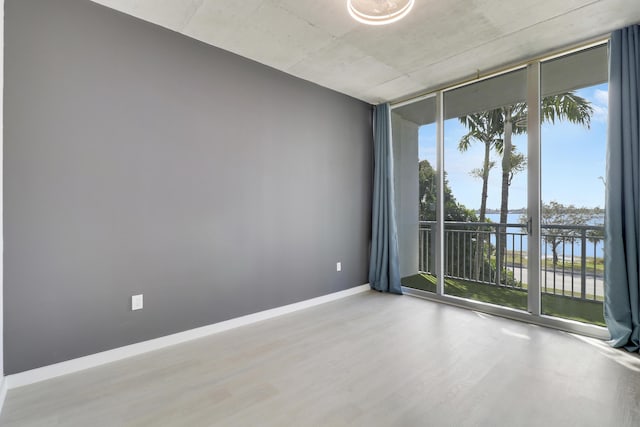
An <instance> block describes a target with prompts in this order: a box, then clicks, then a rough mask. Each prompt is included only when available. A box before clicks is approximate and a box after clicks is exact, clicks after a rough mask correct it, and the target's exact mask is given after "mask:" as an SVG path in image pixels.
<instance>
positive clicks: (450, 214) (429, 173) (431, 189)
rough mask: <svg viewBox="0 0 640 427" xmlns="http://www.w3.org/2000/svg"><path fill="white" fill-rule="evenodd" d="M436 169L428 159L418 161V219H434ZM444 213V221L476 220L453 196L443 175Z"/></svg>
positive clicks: (474, 215)
mask: <svg viewBox="0 0 640 427" xmlns="http://www.w3.org/2000/svg"><path fill="white" fill-rule="evenodd" d="M436 188H437V186H436V171H435V170H434V169H433V167H432V166H431V164H430V163H429V161H428V160H422V161H421V162H420V163H418V192H419V194H418V196H419V206H420V221H435V220H436V198H437V192H436ZM444 213H445V221H462V222H477V221H478V218H477V217H476V214H475V213H474V212H473V210H471V209H467V207H466V206H464V205H462V204H460V203H458V201H457V200H456V198H455V197H454V196H453V192H452V191H451V187H449V183H448V182H447V176H446V173H445V177H444Z"/></svg>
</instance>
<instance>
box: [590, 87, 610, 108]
mask: <svg viewBox="0 0 640 427" xmlns="http://www.w3.org/2000/svg"><path fill="white" fill-rule="evenodd" d="M593 98H594V99H595V101H596V102H597V103H598V105H599V106H601V107H605V108H607V107H608V106H609V91H608V90H602V89H596V91H595V92H594V93H593Z"/></svg>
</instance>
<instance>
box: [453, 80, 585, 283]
mask: <svg viewBox="0 0 640 427" xmlns="http://www.w3.org/2000/svg"><path fill="white" fill-rule="evenodd" d="M540 112H541V120H542V122H550V123H555V122H556V120H567V121H569V122H570V123H575V124H579V125H583V126H585V127H587V128H589V127H590V126H591V116H592V115H593V107H592V106H591V103H590V102H589V101H588V100H586V99H585V98H582V97H581V96H578V95H576V94H575V93H574V92H573V91H569V92H564V93H560V94H557V95H550V96H547V97H545V98H543V99H542V105H541V109H540ZM526 120H527V104H526V103H524V102H519V103H515V104H513V105H508V106H505V107H500V108H496V109H493V110H488V111H484V112H482V113H474V114H470V115H467V116H463V117H460V118H459V121H460V123H462V124H463V125H464V126H465V127H466V128H467V129H468V130H469V132H468V133H467V134H466V135H465V136H463V137H462V139H461V140H460V142H459V144H458V149H459V150H460V151H466V150H467V149H468V148H469V145H470V144H471V143H472V142H473V141H478V142H482V143H484V144H485V159H484V164H483V168H482V169H481V170H482V171H484V172H483V176H482V180H483V182H482V198H481V204H480V221H481V222H483V221H484V220H485V216H486V215H485V213H486V198H487V184H488V180H489V167H488V166H489V153H490V151H491V148H492V147H493V148H494V149H495V150H496V151H497V152H498V153H499V154H501V155H502V192H501V200H500V223H501V224H506V222H507V215H508V213H509V186H510V185H511V180H512V178H513V175H514V173H517V172H518V171H519V170H522V169H523V165H522V163H521V162H520V163H519V162H518V161H515V162H514V159H513V157H514V156H516V155H519V154H518V153H517V152H516V151H515V146H514V145H513V144H512V137H513V135H519V134H524V133H526V131H527V129H526ZM520 156H521V155H520ZM503 232H506V229H505V230H503ZM496 243H497V246H498V248H499V249H500V254H501V255H502V256H501V257H499V258H498V259H497V260H496V261H497V265H496V268H497V270H498V271H501V267H502V257H503V256H504V255H505V248H506V241H505V239H504V237H503V235H502V233H499V235H498V241H497V242H496Z"/></svg>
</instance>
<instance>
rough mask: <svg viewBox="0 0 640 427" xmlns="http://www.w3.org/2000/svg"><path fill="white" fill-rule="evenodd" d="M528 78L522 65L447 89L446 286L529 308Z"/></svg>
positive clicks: (455, 293) (472, 296) (448, 291)
mask: <svg viewBox="0 0 640 427" xmlns="http://www.w3.org/2000/svg"><path fill="white" fill-rule="evenodd" d="M526 79H527V75H526V70H525V69H520V70H516V71H513V72H510V73H506V74H502V75H500V76H497V77H493V78H490V79H487V80H483V81H481V82H477V83H474V84H471V85H467V86H463V87H460V88H457V89H453V90H450V91H447V92H445V93H444V164H445V170H444V173H445V194H444V235H443V239H444V250H445V253H444V276H445V283H444V293H445V294H446V295H452V296H456V297H463V298H469V299H473V300H478V301H483V302H487V303H492V304H497V305H503V306H507V307H511V308H517V309H521V310H526V309H527V272H526V268H523V265H524V264H526V256H527V250H526V244H527V239H526V233H525V231H524V228H523V226H522V224H521V219H522V218H521V217H522V215H523V213H525V212H526V204H527V159H526V152H527V137H526V126H527V103H526ZM523 263H524V264H523Z"/></svg>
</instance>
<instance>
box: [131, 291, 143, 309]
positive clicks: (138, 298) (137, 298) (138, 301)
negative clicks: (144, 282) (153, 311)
mask: <svg viewBox="0 0 640 427" xmlns="http://www.w3.org/2000/svg"><path fill="white" fill-rule="evenodd" d="M131 310H132V311H133V310H142V294H140V295H133V296H132V297H131Z"/></svg>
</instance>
